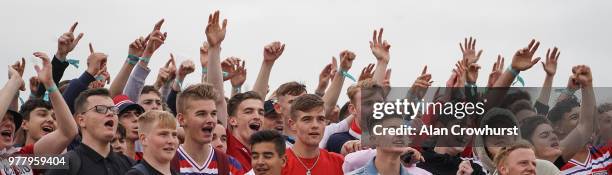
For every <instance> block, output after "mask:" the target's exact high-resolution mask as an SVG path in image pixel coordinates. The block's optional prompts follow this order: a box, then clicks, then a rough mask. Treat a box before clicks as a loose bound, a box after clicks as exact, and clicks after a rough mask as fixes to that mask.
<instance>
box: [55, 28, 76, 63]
mask: <svg viewBox="0 0 612 175" xmlns="http://www.w3.org/2000/svg"><path fill="white" fill-rule="evenodd" d="M78 24H79V22H75V23H74V24H72V26H71V27H70V30H68V32H66V33H64V34H62V36H60V37H59V38H58V39H57V52H56V53H55V56H56V57H57V58H58V59H60V60H65V59H66V55H68V53H70V52H71V51H72V50H74V47H76V45H77V44H78V43H79V41H80V40H81V38H83V33H80V34H79V36H77V37H76V38H74V30H75V29H76V27H77V25H78Z"/></svg>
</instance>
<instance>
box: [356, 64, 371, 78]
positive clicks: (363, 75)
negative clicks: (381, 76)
mask: <svg viewBox="0 0 612 175" xmlns="http://www.w3.org/2000/svg"><path fill="white" fill-rule="evenodd" d="M372 77H374V64H368V65H367V66H366V67H364V68H363V69H362V70H361V74H359V81H362V80H366V79H368V78H372Z"/></svg>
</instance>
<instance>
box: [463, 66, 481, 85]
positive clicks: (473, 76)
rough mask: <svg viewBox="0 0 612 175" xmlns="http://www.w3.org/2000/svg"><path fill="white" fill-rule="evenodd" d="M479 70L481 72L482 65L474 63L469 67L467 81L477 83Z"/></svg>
mask: <svg viewBox="0 0 612 175" xmlns="http://www.w3.org/2000/svg"><path fill="white" fill-rule="evenodd" d="M478 70H480V65H478V64H476V63H472V64H470V65H469V66H468V67H467V72H466V73H467V75H466V81H467V82H468V83H476V80H477V79H478Z"/></svg>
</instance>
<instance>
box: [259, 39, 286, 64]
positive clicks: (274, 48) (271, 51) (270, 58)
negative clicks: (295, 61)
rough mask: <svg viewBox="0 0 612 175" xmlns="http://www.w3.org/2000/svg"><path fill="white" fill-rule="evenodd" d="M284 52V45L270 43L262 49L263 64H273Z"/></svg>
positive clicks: (276, 42) (277, 42)
mask: <svg viewBox="0 0 612 175" xmlns="http://www.w3.org/2000/svg"><path fill="white" fill-rule="evenodd" d="M283 51H285V44H282V43H281V42H279V41H275V42H272V43H270V44H268V45H266V46H265V47H264V62H274V61H276V59H278V57H280V56H281V55H282V54H283Z"/></svg>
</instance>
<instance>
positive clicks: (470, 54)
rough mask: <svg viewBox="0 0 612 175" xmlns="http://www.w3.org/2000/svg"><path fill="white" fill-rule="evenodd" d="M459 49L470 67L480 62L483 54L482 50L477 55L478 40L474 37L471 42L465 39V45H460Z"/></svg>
mask: <svg viewBox="0 0 612 175" xmlns="http://www.w3.org/2000/svg"><path fill="white" fill-rule="evenodd" d="M459 48H460V49H461V53H463V59H465V60H467V64H468V65H471V64H472V63H476V62H478V60H479V59H480V55H481V54H482V49H481V50H480V51H478V53H476V39H475V38H472V37H470V39H469V40H468V38H465V39H464V41H463V44H461V43H459Z"/></svg>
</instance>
